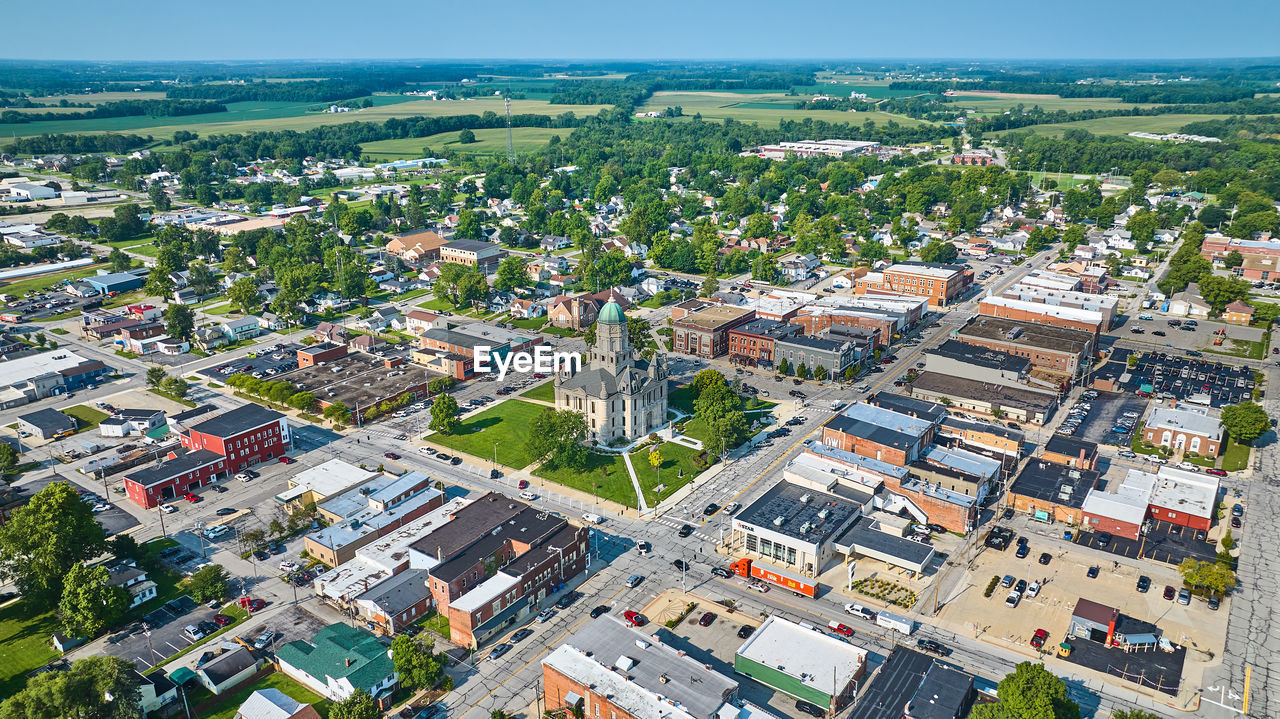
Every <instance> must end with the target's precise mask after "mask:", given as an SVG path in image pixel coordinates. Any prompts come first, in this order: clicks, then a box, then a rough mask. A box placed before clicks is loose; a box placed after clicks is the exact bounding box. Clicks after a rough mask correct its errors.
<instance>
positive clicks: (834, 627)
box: [827, 622, 853, 637]
mask: <svg viewBox="0 0 1280 719" xmlns="http://www.w3.org/2000/svg"><path fill="white" fill-rule="evenodd" d="M827 628H828V629H830V630H831V631H833V632H835V633H836V634H843V635H845V636H846V637H851V636H853V628H852V627H850V626H848V625H846V624H840V623H839V622H831V623H830V624H828V625H827Z"/></svg>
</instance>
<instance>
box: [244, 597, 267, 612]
mask: <svg viewBox="0 0 1280 719" xmlns="http://www.w3.org/2000/svg"><path fill="white" fill-rule="evenodd" d="M266 608H267V603H266V601H265V600H262V599H250V600H249V606H248V607H247V609H248V610H249V611H251V612H257V611H261V610H263V609H266Z"/></svg>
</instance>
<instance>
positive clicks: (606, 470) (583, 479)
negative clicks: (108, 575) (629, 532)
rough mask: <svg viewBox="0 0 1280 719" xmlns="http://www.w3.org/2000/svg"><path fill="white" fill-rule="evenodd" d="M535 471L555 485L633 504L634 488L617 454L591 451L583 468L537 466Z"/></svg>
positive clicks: (613, 500) (634, 504)
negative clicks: (542, 467) (537, 468)
mask: <svg viewBox="0 0 1280 719" xmlns="http://www.w3.org/2000/svg"><path fill="white" fill-rule="evenodd" d="M535 474H536V475H537V476H539V477H542V478H543V479H546V480H548V481H551V482H555V483H556V484H562V485H564V486H566V487H571V488H573V489H576V490H578V491H580V492H585V493H586V494H594V495H595V496H597V497H599V498H600V499H607V500H609V501H611V502H617V503H618V504H622V505H625V506H628V507H635V506H636V489H635V486H634V485H633V484H632V483H631V475H630V474H628V473H627V465H626V464H625V463H624V462H623V459H622V455H620V454H600V453H598V452H590V453H588V455H587V467H586V469H583V470H573V469H564V468H560V469H554V470H549V469H539V470H538V471H537V472H536V473H535Z"/></svg>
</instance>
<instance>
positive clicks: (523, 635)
mask: <svg viewBox="0 0 1280 719" xmlns="http://www.w3.org/2000/svg"><path fill="white" fill-rule="evenodd" d="M531 636H533V630H532V629H529V628H528V627H525V628H524V629H521V630H518V631H517V632H516V633H515V634H512V635H511V643H512V644H519V643H520V642H523V641H524V640H526V639H528V638H529V637H531Z"/></svg>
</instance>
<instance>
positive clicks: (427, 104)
mask: <svg viewBox="0 0 1280 719" xmlns="http://www.w3.org/2000/svg"><path fill="white" fill-rule="evenodd" d="M372 99H373V100H374V102H375V103H378V104H376V105H375V106H374V107H369V108H364V109H361V110H354V111H352V112H340V113H332V114H331V113H321V112H307V108H309V107H314V106H317V105H320V104H322V103H314V102H306V103H294V102H233V103H229V104H228V105H227V112H214V113H205V114H202V115H186V116H183V117H166V118H155V117H147V116H140V117H109V118H101V119H93V120H48V121H42V122H30V123H24V124H19V125H13V126H11V129H12V131H13V132H12V133H11V134H12V135H13V136H14V137H30V136H33V135H43V134H45V133H55V134H56V133H75V134H91V133H101V132H128V133H130V134H136V135H143V136H145V135H153V136H155V137H172V136H173V133H174V132H175V131H177V130H189V131H191V132H195V133H198V134H200V135H201V136H206V135H219V134H235V133H246V132H253V131H257V130H262V131H281V130H297V131H305V130H310V129H311V128H314V127H323V126H325V125H341V124H345V123H349V122H376V123H382V122H385V121H387V120H389V119H391V118H393V117H416V116H423V117H450V116H456V115H482V114H484V113H485V112H486V111H492V112H496V113H498V114H500V115H501V114H504V113H505V112H506V109H505V107H504V104H503V99H502V98H500V97H485V98H476V99H473V100H463V101H443V100H417V99H414V100H410V99H407V98H405V97H403V96H391V95H381V96H374V97H373V98H372ZM605 108H606V106H605V105H552V104H551V103H549V102H546V101H544V100H512V101H511V114H512V115H523V114H533V115H551V116H555V115H559V114H561V113H565V112H572V113H574V114H576V115H578V116H579V117H582V116H584V115H594V114H596V113H598V112H600V111H601V110H603V109H605ZM561 132H562V134H564V135H567V134H568V132H569V130H562V131H561ZM16 133H21V134H16ZM504 133H505V130H504ZM504 142H505V141H504Z"/></svg>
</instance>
